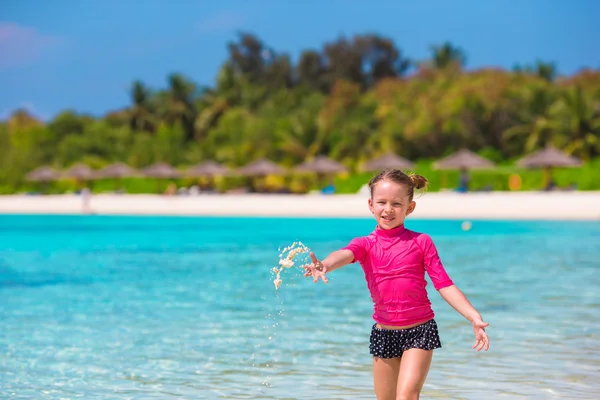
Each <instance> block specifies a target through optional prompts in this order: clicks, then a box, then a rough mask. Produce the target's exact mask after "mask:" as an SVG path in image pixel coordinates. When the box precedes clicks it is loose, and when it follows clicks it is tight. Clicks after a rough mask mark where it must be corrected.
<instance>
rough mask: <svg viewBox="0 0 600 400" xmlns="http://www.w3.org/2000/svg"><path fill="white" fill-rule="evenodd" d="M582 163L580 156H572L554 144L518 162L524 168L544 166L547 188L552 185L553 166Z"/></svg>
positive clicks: (571, 165)
mask: <svg viewBox="0 0 600 400" xmlns="http://www.w3.org/2000/svg"><path fill="white" fill-rule="evenodd" d="M581 164H582V161H581V160H580V159H579V158H576V157H573V156H570V155H568V154H566V153H564V152H562V151H560V150H558V149H557V148H556V147H554V146H546V148H544V149H542V150H539V151H537V152H535V153H532V154H530V155H528V156H525V157H523V158H522V159H520V160H519V161H518V162H517V165H518V166H520V167H523V168H543V169H544V181H545V182H544V187H545V188H546V189H550V188H551V185H552V176H551V175H552V168H563V167H567V168H568V167H579V166H581Z"/></svg>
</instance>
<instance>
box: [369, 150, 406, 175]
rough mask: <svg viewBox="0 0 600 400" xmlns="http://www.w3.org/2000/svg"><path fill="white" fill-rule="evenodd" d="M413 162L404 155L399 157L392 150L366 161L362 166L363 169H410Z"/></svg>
mask: <svg viewBox="0 0 600 400" xmlns="http://www.w3.org/2000/svg"><path fill="white" fill-rule="evenodd" d="M414 167H415V164H414V163H412V162H411V161H409V160H407V159H406V158H404V157H400V156H398V155H396V154H394V153H392V152H389V153H386V154H384V155H382V156H380V157H377V158H374V159H372V160H370V161H368V162H367V163H366V164H365V165H364V166H363V168H362V169H363V171H380V170H383V169H391V168H395V169H410V168H414Z"/></svg>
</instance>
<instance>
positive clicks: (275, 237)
mask: <svg viewBox="0 0 600 400" xmlns="http://www.w3.org/2000/svg"><path fill="white" fill-rule="evenodd" d="M461 222H462V221H426V220H409V221H407V224H406V225H407V228H409V229H414V230H417V231H422V232H427V233H429V234H430V235H431V236H432V238H433V239H434V241H435V243H436V245H437V247H438V250H439V252H440V255H441V257H442V260H443V262H444V264H445V266H446V269H447V270H448V272H449V274H450V276H451V278H452V279H453V280H454V281H455V283H456V284H457V285H458V286H459V287H460V288H461V289H462V290H463V291H464V292H465V293H466V294H467V296H468V297H469V299H470V300H471V302H472V303H473V304H474V305H475V306H476V307H477V308H478V310H479V311H480V312H481V313H482V315H483V317H484V320H485V321H487V322H490V324H491V326H490V327H489V329H488V333H489V335H490V339H491V348H490V351H489V352H487V353H486V352H481V353H476V352H475V351H473V350H472V349H471V346H472V344H473V341H474V340H473V334H472V331H471V327H470V324H469V323H468V322H467V321H466V320H464V319H463V318H462V317H461V316H460V315H459V314H457V313H456V312H455V311H454V310H452V309H451V307H450V306H449V305H447V304H446V303H445V302H444V301H443V300H442V299H441V297H440V296H439V295H438V294H437V293H436V292H435V290H434V289H433V287H432V286H431V284H430V285H428V290H429V295H430V298H431V300H432V303H433V307H434V310H435V312H436V321H437V323H438V326H439V328H440V335H441V338H442V344H443V348H442V349H440V350H436V353H435V355H434V361H433V365H432V368H431V371H430V373H429V376H428V380H427V382H426V384H425V388H424V391H423V398H446V399H447V398H452V399H519V398H526V399H596V398H598V393H600V290H599V289H600V246H599V245H598V243H600V223H598V222H536V221H529V222H518V221H473V227H472V229H471V230H470V231H468V232H465V231H463V230H461ZM374 226H375V225H374V221H373V220H370V219H292V218H290V219H281V218H220V217H219V218H217V217H215V218H204V217H203V218H192V217H125V216H124V217H99V216H19V215H13V216H0V320H1V321H2V329H1V330H0V398H2V399H5V398H15V399H43V398H48V399H75V398H83V399H167V398H181V399H219V398H228V399H373V398H374V394H373V389H372V375H371V359H370V355H369V353H368V339H369V332H370V328H371V326H372V324H373V322H372V319H371V315H372V304H371V301H370V298H369V294H368V291H367V288H366V284H365V282H364V277H363V273H362V270H361V269H360V266H359V265H358V264H356V265H355V264H353V265H349V266H347V267H345V268H342V269H340V270H339V271H335V272H333V273H332V274H331V275H330V283H329V285H323V284H319V285H314V284H313V283H312V281H310V280H307V279H305V278H303V277H302V276H301V270H300V268H296V269H293V270H285V271H284V272H283V273H282V279H283V284H282V286H281V287H280V289H279V290H278V291H276V290H275V288H274V286H273V283H272V280H273V275H272V272H271V268H272V267H274V266H276V265H277V262H278V260H279V257H278V255H279V249H280V248H283V247H285V246H287V245H289V244H291V243H292V242H294V241H297V240H300V241H302V242H303V243H304V244H306V245H307V246H308V247H310V248H311V249H312V250H314V251H315V252H316V254H317V255H318V256H321V257H324V256H325V255H326V254H328V253H329V252H330V251H332V250H335V249H337V248H339V247H341V246H343V245H345V244H346V243H347V242H348V241H349V240H350V239H352V238H353V237H355V236H361V235H366V234H368V233H369V232H370V231H371V230H372V229H373V228H374Z"/></svg>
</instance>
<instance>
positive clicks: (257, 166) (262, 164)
mask: <svg viewBox="0 0 600 400" xmlns="http://www.w3.org/2000/svg"><path fill="white" fill-rule="evenodd" d="M286 172H287V171H286V169H285V168H283V167H282V166H281V165H278V164H275V163H274V162H273V161H270V160H267V159H265V158H261V159H260V160H256V161H253V162H251V163H249V164H246V165H244V166H243V167H241V168H239V169H238V170H237V173H238V174H240V175H242V176H247V177H251V178H254V179H253V180H252V187H253V188H254V189H256V188H257V185H256V179H258V178H263V179H264V178H266V177H267V176H269V175H280V176H281V175H285V174H286Z"/></svg>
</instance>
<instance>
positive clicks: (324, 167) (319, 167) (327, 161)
mask: <svg viewBox="0 0 600 400" xmlns="http://www.w3.org/2000/svg"><path fill="white" fill-rule="evenodd" d="M295 170H296V171H298V172H316V173H317V174H337V173H340V172H345V171H346V170H347V169H346V167H345V166H344V165H342V164H340V163H339V162H337V161H335V160H332V159H331V158H329V157H327V156H322V155H321V156H317V157H315V159H314V160H311V161H305V162H303V163H302V164H300V165H298V166H296V168H295Z"/></svg>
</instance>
